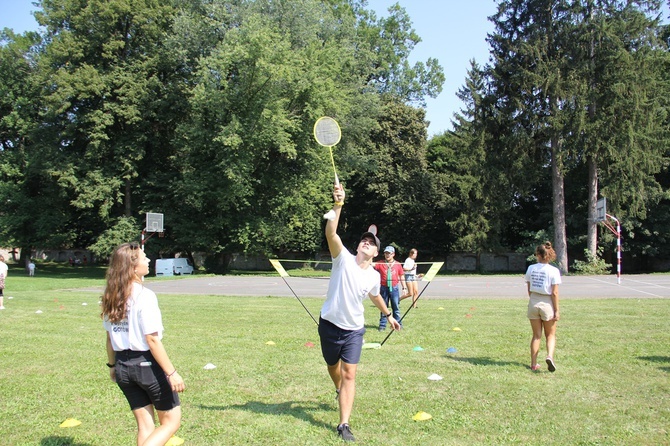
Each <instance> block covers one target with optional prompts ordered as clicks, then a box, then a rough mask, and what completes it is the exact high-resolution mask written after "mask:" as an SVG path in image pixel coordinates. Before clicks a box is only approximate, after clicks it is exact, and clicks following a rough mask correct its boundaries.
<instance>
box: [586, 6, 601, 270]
mask: <svg viewBox="0 0 670 446" xmlns="http://www.w3.org/2000/svg"><path fill="white" fill-rule="evenodd" d="M586 21H587V22H588V23H589V29H590V30H591V33H590V35H591V37H590V41H589V73H590V74H589V90H591V91H593V90H595V89H596V85H595V58H596V43H595V37H594V34H593V30H592V26H591V25H590V24H591V23H592V22H593V2H592V1H589V2H588V8H587V16H586ZM595 119H596V104H595V102H594V101H593V100H592V101H591V103H589V121H590V122H595ZM585 149H586V148H585ZM589 149H592V148H591V147H590V148H589ZM586 163H587V165H588V169H589V178H588V182H589V184H588V209H587V218H586V249H587V250H588V251H589V253H591V255H592V256H593V257H594V258H595V256H596V253H597V252H598V223H597V222H596V205H597V203H598V158H597V156H596V155H595V154H594V155H590V156H588V157H587V160H586Z"/></svg>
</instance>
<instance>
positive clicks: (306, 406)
mask: <svg viewBox="0 0 670 446" xmlns="http://www.w3.org/2000/svg"><path fill="white" fill-rule="evenodd" d="M79 271H83V272H81V273H77V274H74V273H72V274H71V271H70V270H65V269H62V270H54V271H52V272H51V273H50V272H49V271H48V270H47V271H41V270H40V269H39V265H38V276H37V277H35V278H28V277H25V274H23V273H22V271H21V270H10V277H9V278H8V280H7V289H6V291H5V296H6V297H5V299H6V300H5V306H6V310H2V311H0V438H1V439H2V442H3V444H7V445H41V446H47V445H52V446H53V445H78V446H84V445H133V444H135V422H134V419H133V416H132V414H131V412H130V410H129V408H128V405H127V403H126V401H125V398H124V397H123V395H122V393H121V391H120V390H119V389H118V388H117V387H116V385H115V384H114V383H112V382H111V381H110V380H109V373H108V369H107V367H106V366H105V362H106V356H105V349H104V339H105V333H104V331H103V329H102V324H101V322H100V317H99V312H100V309H99V305H98V300H99V294H100V293H98V292H82V291H76V288H81V287H90V286H92V285H93V286H102V285H103V281H102V279H101V277H102V276H101V270H100V269H93V268H91V269H89V270H85V269H81V270H79ZM40 273H41V274H40ZM66 273H67V274H66ZM250 280H253V278H250ZM146 283H147V286H148V287H151V283H152V279H150V280H147V282H146ZM9 296H11V297H13V299H8V297H9ZM159 302H160V306H161V309H162V312H163V323H164V325H165V330H166V331H165V334H164V338H163V341H164V343H165V345H166V348H167V351H168V353H169V354H170V356H171V359H172V361H173V362H174V363H175V365H176V366H177V368H178V370H179V372H180V374H181V375H182V376H183V377H184V379H185V381H186V386H187V389H186V391H185V392H184V393H183V394H182V395H181V398H182V410H183V419H182V426H181V428H180V429H179V431H178V432H177V436H178V437H179V438H181V439H183V440H184V444H185V445H337V444H341V442H340V441H339V440H338V438H337V436H336V434H335V425H336V424H337V421H338V412H337V405H336V401H335V399H334V396H335V393H334V391H333V387H332V384H331V381H330V379H329V378H328V375H327V372H326V367H325V365H324V363H323V360H322V358H321V353H320V349H319V339H318V335H317V330H316V325H315V324H314V322H313V321H312V319H311V318H310V317H309V316H308V315H307V313H306V312H305V310H304V309H303V308H302V307H301V306H300V303H299V302H298V301H297V300H296V299H295V298H285V297H282V298H279V297H257V298H256V297H254V298H250V297H223V296H193V295H183V296H180V295H160V294H159ZM303 302H304V303H305V305H306V306H307V307H308V309H309V310H310V311H311V312H312V314H314V315H315V316H318V312H319V308H320V306H321V303H322V301H321V300H320V299H303ZM84 304H86V305H84ZM38 311H41V313H37V312H38ZM525 313H526V301H525V299H524V298H523V296H520V298H519V299H518V300H484V299H444V300H433V299H431V300H426V301H419V307H418V308H417V309H416V310H412V311H411V312H410V313H409V315H408V316H407V319H406V320H405V329H404V330H403V331H402V332H399V333H394V334H393V335H391V337H390V338H389V339H388V340H387V341H386V343H385V344H384V346H383V347H382V348H380V349H377V350H364V351H363V357H362V360H361V363H360V365H359V369H358V370H359V372H358V378H357V394H356V401H355V405H354V411H353V415H352V418H351V427H352V431H353V433H354V435H355V436H356V438H357V443H358V444H365V445H473V444H474V445H479V444H481V445H505V444H518V445H530V444H542V445H552V444H556V445H659V444H670V434H669V433H668V432H669V431H670V330H668V328H667V323H668V321H670V301H668V300H667V299H640V300H638V299H611V300H607V299H597V300H588V299H583V300H582V299H580V300H570V299H564V300H563V301H562V307H561V315H562V320H561V321H560V322H559V327H558V346H557V353H556V357H555V360H556V366H557V371H556V372H555V373H549V372H548V371H547V370H546V367H543V369H542V370H541V371H540V372H539V373H533V372H531V371H530V370H529V353H528V344H529V341H530V325H529V323H528V321H527V319H526V317H525ZM377 318H378V313H377V311H376V310H375V309H374V307H372V305H371V303H370V302H369V301H366V326H367V329H368V333H367V335H366V341H367V342H381V340H382V339H383V337H384V336H385V333H379V332H378V331H377V329H376V325H377ZM456 329H460V330H456ZM270 341H271V343H270V344H268V343H269V342H270ZM312 344H313V346H312ZM417 347H420V348H421V349H422V350H421V349H418V348H417ZM450 348H453V349H455V350H456V351H455V352H454V353H447V349H450ZM540 355H541V358H542V359H544V345H543V346H542V351H541V353H540ZM209 363H211V364H214V365H215V366H216V368H214V369H211V370H207V369H205V368H204V367H205V365H206V364H209ZM433 374H437V375H439V376H441V377H442V378H443V379H442V380H438V381H433V380H429V379H428V376H430V375H433ZM418 412H425V413H427V414H430V415H431V416H432V418H431V419H429V420H426V421H414V420H413V417H414V416H415V415H416V414H417V413H418ZM69 418H74V419H76V420H79V421H81V424H80V425H79V426H76V427H72V428H61V427H59V426H60V424H61V423H62V422H63V421H65V420H66V419H69Z"/></svg>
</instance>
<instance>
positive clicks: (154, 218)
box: [144, 212, 163, 233]
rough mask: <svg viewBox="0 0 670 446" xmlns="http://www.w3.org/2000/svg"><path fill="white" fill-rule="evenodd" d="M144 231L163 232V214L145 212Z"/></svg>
mask: <svg viewBox="0 0 670 446" xmlns="http://www.w3.org/2000/svg"><path fill="white" fill-rule="evenodd" d="M144 230H145V231H146V232H159V233H162V232H163V214H154V213H151V212H147V222H146V227H145V228H144Z"/></svg>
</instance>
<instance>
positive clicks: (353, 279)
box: [321, 249, 380, 330]
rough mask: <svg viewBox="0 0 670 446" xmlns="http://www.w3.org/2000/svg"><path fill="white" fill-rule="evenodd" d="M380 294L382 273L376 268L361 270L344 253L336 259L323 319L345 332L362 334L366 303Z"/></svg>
mask: <svg viewBox="0 0 670 446" xmlns="http://www.w3.org/2000/svg"><path fill="white" fill-rule="evenodd" d="M379 290H380V279H379V273H378V272H377V271H376V270H375V269H374V268H373V267H372V266H369V267H368V268H366V269H363V268H361V267H360V266H358V264H357V263H356V257H355V256H354V255H352V254H351V253H350V252H349V251H347V250H346V249H342V251H340V254H339V255H338V256H337V257H335V258H334V259H333V269H332V271H331V273H330V282H329V283H328V292H327V293H326V301H325V302H324V304H323V307H321V317H322V318H323V319H325V320H327V321H328V322H331V323H333V324H335V325H336V326H338V327H340V328H341V329H343V330H360V329H362V328H363V327H365V316H364V315H363V299H365V298H366V297H368V295H370V294H372V295H373V296H377V295H378V294H379Z"/></svg>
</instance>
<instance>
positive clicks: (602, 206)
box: [596, 197, 607, 223]
mask: <svg viewBox="0 0 670 446" xmlns="http://www.w3.org/2000/svg"><path fill="white" fill-rule="evenodd" d="M605 220H607V198H605V197H603V198H601V199H599V200H598V202H597V203H596V223H600V222H603V221H605Z"/></svg>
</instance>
